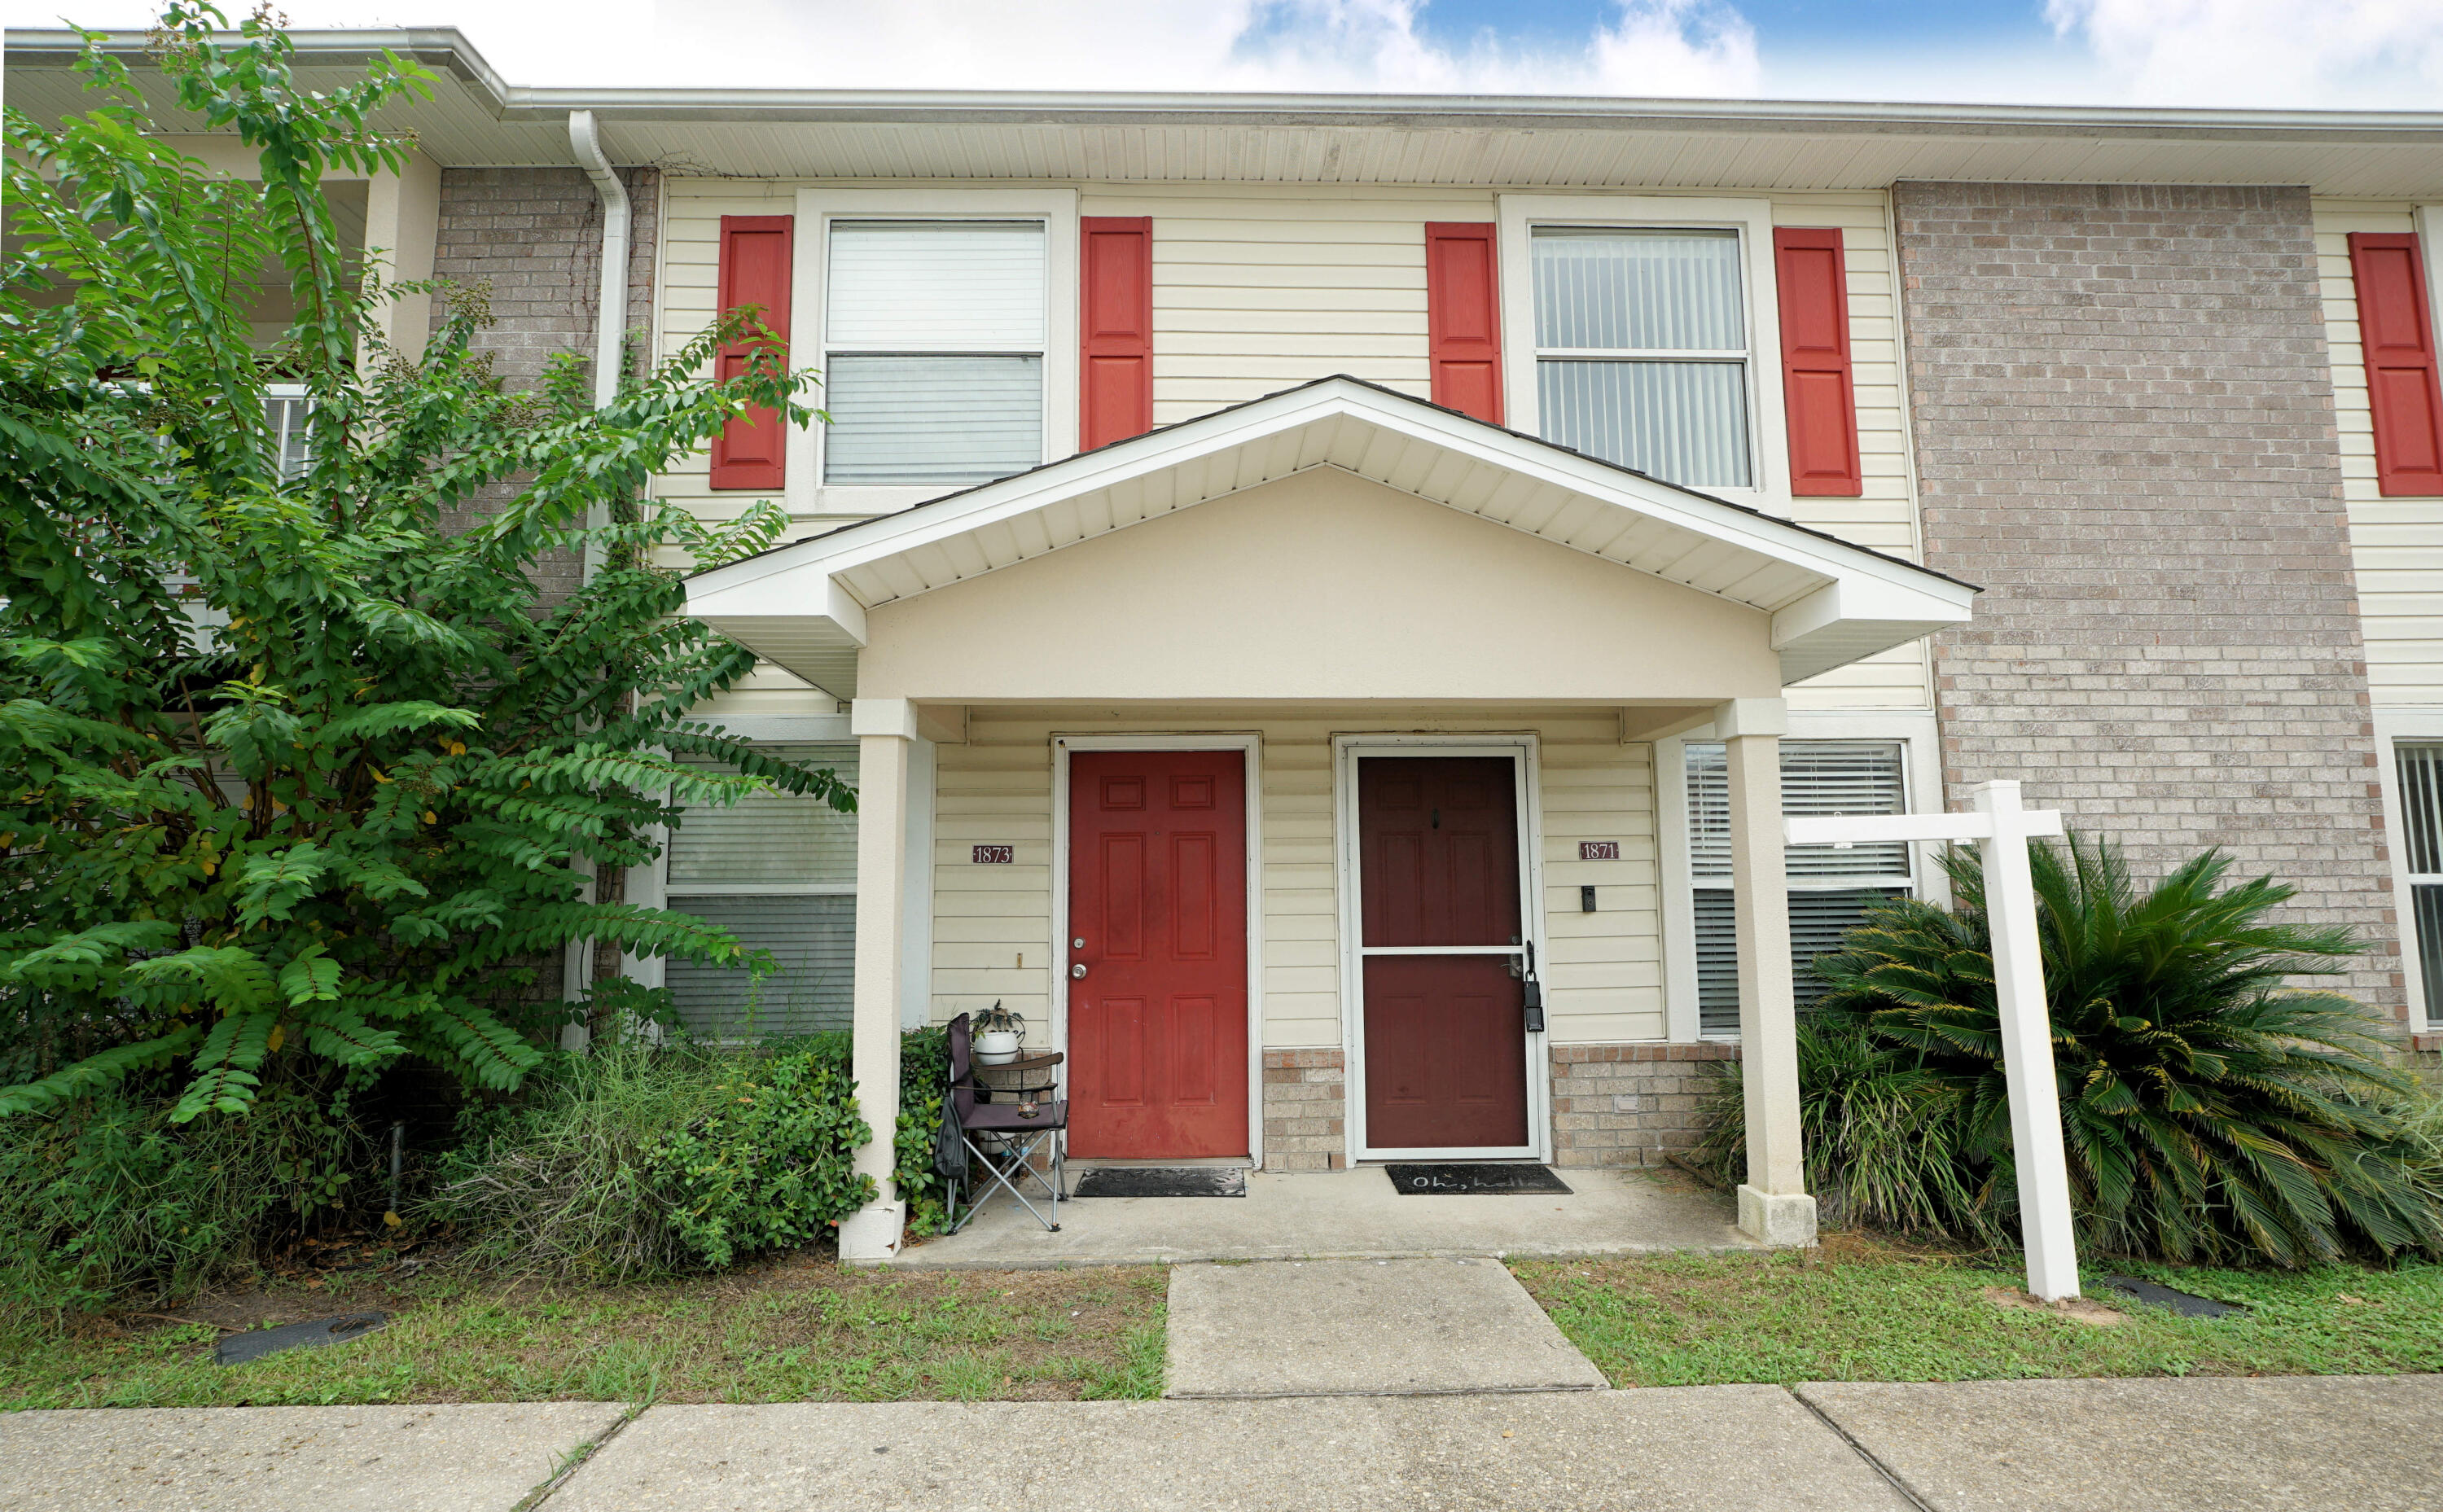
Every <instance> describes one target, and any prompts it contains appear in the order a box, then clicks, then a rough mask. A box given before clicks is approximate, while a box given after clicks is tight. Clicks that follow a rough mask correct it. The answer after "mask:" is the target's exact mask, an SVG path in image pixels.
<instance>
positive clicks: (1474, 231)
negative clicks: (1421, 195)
mask: <svg viewBox="0 0 2443 1512" xmlns="http://www.w3.org/2000/svg"><path fill="white" fill-rule="evenodd" d="M1493 231H1494V228H1493V227H1492V225H1491V224H1490V223H1487V224H1482V225H1479V224H1477V223H1475V222H1471V221H1427V222H1426V223H1425V355H1426V357H1427V359H1428V360H1429V361H1430V362H1431V363H1432V365H1433V374H1434V403H1436V404H1438V405H1441V406H1442V408H1444V409H1446V410H1458V411H1460V413H1461V414H1471V415H1474V416H1476V417H1477V418H1478V419H1479V420H1489V421H1491V422H1492V423H1493V424H1495V425H1499V424H1501V285H1500V283H1499V282H1498V281H1497V280H1496V279H1495V277H1494V259H1493Z"/></svg>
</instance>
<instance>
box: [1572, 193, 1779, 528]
mask: <svg viewBox="0 0 2443 1512" xmlns="http://www.w3.org/2000/svg"><path fill="white" fill-rule="evenodd" d="M1739 242H1740V233H1739V232H1738V231H1736V230H1734V229H1703V228H1688V229H1676V228H1646V227H1573V226H1538V227H1535V228H1534V230H1533V231H1532V233H1531V235H1530V240H1529V252H1530V257H1529V261H1530V264H1531V268H1532V275H1533V284H1534V307H1535V401H1536V410H1537V412H1538V414H1539V416H1540V417H1541V420H1540V424H1541V429H1542V432H1543V436H1544V439H1545V440H1547V441H1552V442H1557V443H1558V444H1560V445H1561V446H1569V447H1572V448H1574V449H1576V450H1578V451H1583V452H1586V453H1587V454H1588V455H1589V456H1594V457H1601V458H1603V459H1604V460H1605V461H1607V462H1615V463H1619V464H1621V465H1624V466H1628V467H1634V468H1636V469H1637V470H1638V471H1640V472H1643V473H1646V474H1648V475H1650V476H1652V477H1655V478H1660V479H1662V480H1663V481H1665V482H1667V483H1681V484H1683V485H1685V486H1687V487H1691V488H1750V487H1754V485H1755V461H1754V455H1753V451H1754V448H1753V446H1752V445H1751V440H1750V430H1751V429H1752V426H1751V423H1750V419H1749V412H1750V406H1749V394H1750V392H1751V385H1750V380H1749V364H1750V362H1751V360H1752V357H1753V353H1752V352H1751V350H1750V341H1751V337H1750V334H1749V322H1748V319H1747V296H1746V289H1745V284H1744V282H1743V276H1742V270H1741V252H1740V246H1739Z"/></svg>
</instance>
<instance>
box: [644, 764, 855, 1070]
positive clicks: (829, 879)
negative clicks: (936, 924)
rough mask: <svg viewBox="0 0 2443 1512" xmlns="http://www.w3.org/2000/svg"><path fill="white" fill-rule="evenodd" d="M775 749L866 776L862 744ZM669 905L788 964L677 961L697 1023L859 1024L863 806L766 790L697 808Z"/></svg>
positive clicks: (687, 1008)
mask: <svg viewBox="0 0 2443 1512" xmlns="http://www.w3.org/2000/svg"><path fill="white" fill-rule="evenodd" d="M765 749H768V750H769V751H770V752H771V753H772V754H773V755H774V756H782V757H785V758H787V759H789V760H792V761H802V762H805V763H807V764H808V765H812V766H818V767H829V768H831V769H832V771H834V772H836V773H837V774H839V775H840V777H841V779H842V780H844V781H847V782H851V783H854V782H855V781H856V747H855V746H854V745H853V744H840V745H774V746H769V747H766V748H765ZM665 860H666V865H667V867H668V870H667V876H668V879H669V880H668V883H667V885H666V889H665V890H666V893H667V896H668V898H669V900H670V907H672V908H674V909H678V910H680V911H682V912H686V913H690V914H694V915H695V916H697V917H698V918H700V919H703V920H707V921H708V922H710V923H715V924H719V925H721V926H722V927H723V928H725V929H727V930H728V931H729V932H730V933H731V934H733V935H736V936H737V937H738V940H739V943H740V944H742V945H744V946H745V947H746V948H747V949H749V950H756V949H762V950H765V951H769V952H770V953H771V955H772V957H773V959H774V960H775V961H777V962H778V963H779V968H780V969H779V970H778V971H776V972H774V973H773V974H772V975H767V976H764V977H762V979H761V980H758V979H757V978H756V977H755V976H754V975H752V974H751V973H749V972H748V971H747V970H746V969H745V968H744V967H728V968H715V967H708V966H706V965H704V964H702V963H701V962H696V961H683V960H673V961H671V962H670V965H669V969H668V972H667V975H665V977H664V984H665V985H666V986H667V987H668V988H669V989H670V997H671V1001H672V1002H673V1003H674V1004H675V1006H676V1007H677V1009H678V1013H679V1018H680V1020H681V1021H682V1022H683V1023H685V1024H686V1025H687V1026H688V1028H689V1029H692V1030H694V1031H695V1032H696V1033H698V1034H705V1035H709V1036H712V1037H715V1038H720V1039H754V1038H762V1037H770V1036H781V1035H792V1034H812V1033H816V1032H817V1031H820V1030H824V1029H846V1028H848V1027H849V1018H850V1011H849V1009H850V990H851V987H852V985H853V982H854V971H853V967H854V961H855V958H856V815H854V814H851V813H841V812H839V811H837V810H836V809H834V808H833V807H832V806H831V805H830V804H828V803H825V802H823V801H822V800H821V799H820V798H801V797H794V796H791V795H789V794H785V793H778V792H766V793H759V794H757V795H756V796H754V797H751V798H748V799H747V800H746V801H745V802H744V803H741V804H737V805H735V806H733V807H731V808H726V809H714V808H706V809H693V810H689V811H688V813H687V815H686V816H685V818H684V819H683V820H682V821H681V822H680V824H679V825H678V826H677V827H676V828H675V829H672V830H671V831H670V847H669V851H668V854H667V856H666V858H665Z"/></svg>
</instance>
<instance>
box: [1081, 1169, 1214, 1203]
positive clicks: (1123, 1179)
mask: <svg viewBox="0 0 2443 1512" xmlns="http://www.w3.org/2000/svg"><path fill="white" fill-rule="evenodd" d="M1069 1194H1070V1195H1071V1196H1072V1197H1243V1196H1245V1195H1246V1194H1247V1169H1246V1167H1244V1166H1235V1165H1105V1166H1096V1167H1095V1168H1094V1169H1093V1170H1092V1171H1089V1172H1087V1173H1086V1174H1085V1175H1081V1176H1079V1177H1078V1178H1077V1190H1076V1191H1075V1192H1073V1193H1069Z"/></svg>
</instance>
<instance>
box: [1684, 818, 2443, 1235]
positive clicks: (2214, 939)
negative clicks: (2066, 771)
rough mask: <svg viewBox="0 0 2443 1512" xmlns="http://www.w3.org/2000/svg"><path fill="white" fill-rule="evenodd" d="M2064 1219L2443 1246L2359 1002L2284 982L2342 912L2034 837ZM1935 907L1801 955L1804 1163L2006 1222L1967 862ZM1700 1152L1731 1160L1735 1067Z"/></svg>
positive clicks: (1959, 1222)
mask: <svg viewBox="0 0 2443 1512" xmlns="http://www.w3.org/2000/svg"><path fill="white" fill-rule="evenodd" d="M2029 860H2030V865H2031V867H2032V869H2033V872H2034V876H2035V886H2036V907H2037V916H2038V920H2039V926H2040V929H2041V931H2042V935H2043V940H2044V967H2045V987H2046V993H2047V997H2048V1002H2049V1007H2050V1013H2051V1019H2052V1036H2053V1063H2054V1071H2055V1076H2056V1078H2057V1081H2058V1083H2059V1088H2060V1097H2061V1105H2062V1127H2063V1133H2064V1135H2065V1137H2066V1145H2067V1149H2068V1156H2069V1167H2070V1181H2071V1195H2072V1200H2073V1203H2074V1205H2075V1208H2076V1211H2077V1215H2078V1223H2079V1239H2080V1243H2081V1245H2082V1246H2083V1247H2085V1248H2087V1249H2088V1250H2090V1251H2091V1252H2100V1253H2107V1254H2131V1255H2159V1256H2163V1257H2167V1258H2170V1259H2174V1260H2183V1261H2186V1260H2197V1261H2209V1262H2233V1261H2249V1260H2262V1261H2270V1262H2273V1263H2276V1264H2280V1265H2299V1264H2303V1263H2306V1262H2310V1261H2321V1260H2328V1259H2333V1258H2336V1257H2338V1256H2340V1255H2342V1254H2344V1253H2348V1252H2352V1251H2359V1252H2372V1253H2377V1254H2382V1255H2397V1254H2401V1253H2423V1254H2427V1255H2438V1254H2443V1161H2438V1160H2437V1159H2436V1157H2435V1152H2434V1149H2433V1147H2432V1146H2431V1144H2426V1143H2421V1142H2420V1141H2419V1139H2418V1138H2417V1137H2416V1129H2415V1125H2413V1124H2412V1123H2411V1122H2410V1121H2408V1119H2409V1117H2411V1116H2414V1115H2415V1112H2416V1103H2415V1089H2414V1087H2413V1084H2411V1083H2410V1081H2409V1079H2408V1078H2407V1077H2406V1076H2404V1075H2403V1074H2402V1073H2400V1072H2398V1071H2397V1070H2395V1069H2394V1068H2393V1067H2391V1066H2389V1065H2387V1064H2386V1063H2385V1061H2384V1059H2383V1046H2382V1042H2381V1040H2380V1039H2379V1037H2378V1036H2377V1035H2376V1034H2375V1032H2374V1031H2373V1026H2372V1024H2371V1023H2370V1022H2369V1020H2368V1019H2367V1016H2366V1013H2365V1011H2364V1010H2363V1009H2361V1008H2360V1006H2359V1005H2358V1004H2357V1003H2356V1002H2353V1001H2352V1000H2351V999H2350V998H2348V997H2346V996H2344V995H2342V994H2341V993H2332V992H2322V991H2308V990H2303V989H2300V988H2297V987H2294V986H2293V985H2291V984H2292V983H2293V981H2294V980H2295V979H2297V978H2300V977H2313V976H2329V975H2334V974H2336V973H2339V972H2341V971H2342V970H2345V969H2346V968H2347V966H2348V963H2349V961H2350V959H2351V958H2352V957H2353V956H2356V955H2357V954H2358V952H2359V949H2360V947H2359V945H2358V944H2357V942H2356V941H2355V940H2354V939H2353V938H2352V937H2351V935H2350V933H2349V931H2348V930H2346V929H2334V928H2309V927H2303V926H2300V925H2294V924H2286V923H2279V922H2275V921H2273V920H2272V918H2271V916H2272V914H2273V913H2274V911H2275V910H2276V909H2278V908H2279V907H2280V906H2281V905H2282V904H2284V903H2285V902H2288V901H2289V900H2290V898H2291V897H2292V896H2293V895H2294V893H2295V889H2293V888H2290V887H2287V886H2284V885H2282V884H2278V883H2276V882H2274V881H2273V880H2272V879H2271V878H2269V877H2260V878H2256V879H2254V880H2252V881H2248V882H2242V883H2238V884H2232V885H2229V886H2226V885H2225V880H2226V878H2227V876H2228V874H2229V872H2230V869H2231V862H2230V859H2229V858H2228V857H2225V856H2223V855H2221V854H2219V853H2217V852H2214V851H2208V852H2206V853H2205V854H2203V855H2200V856H2197V857H2196V858H2195V859H2194V860H2191V861H2189V862H2188V863H2186V864H2185V865H2181V866H2179V867H2177V868H2176V869H2175V870H2174V871H2173V872H2172V873H2171V874H2170V875H2169V876H2167V877H2165V878H2163V880H2162V881H2160V882H2159V883H2157V884H2155V885H2154V886H2153V887H2152V888H2150V889H2147V890H2145V891H2143V892H2140V889H2139V888H2138V886H2137V884H2135V883H2133V882H2132V880H2131V878H2130V876H2129V870H2128V867H2127V865H2126V864H2125V863H2124V862H2123V861H2122V857H2121V854H2120V852H2119V850H2118V849H2117V848H2116V847H2114V846H2113V845H2112V843H2111V842H2110V841H2108V840H2096V839H2092V838H2086V837H2082V836H2077V835H2073V836H2071V837H2070V838H2069V840H2068V842H2067V844H2066V846H2064V847H2058V848H2056V847H2051V846H2048V845H2043V844H2031V845H2030V847H2029ZM1945 865H1946V867H1947V869H1948V870H1949V872H1950V875H1951V882H1952V886H1953V889H1954V892H1955V895H1956V897H1957V899H1958V907H1957V908H1956V910H1946V909H1942V908H1938V907H1936V906H1934V905H1933V904H1931V903H1925V902H1913V901H1901V902H1895V903H1893V904H1891V905H1889V906H1887V907H1883V908H1879V909H1877V910H1875V912H1874V913H1873V914H1871V915H1870V916H1869V917H1868V919H1867V921H1866V922H1865V923H1864V924H1863V925H1862V926H1860V927H1859V928H1857V929H1854V930H1852V931H1850V933H1849V936H1848V938H1846V940H1845V941H1844V942H1843V945H1842V948H1841V949H1840V950H1839V951H1836V952H1834V953H1832V954H1830V955H1827V956H1819V957H1818V958H1817V960H1816V962H1815V971H1816V974H1817V975H1819V976H1820V977H1821V978H1822V979H1823V980H1824V981H1825V983H1826V984H1827V986H1828V992H1827V993H1826V994H1825V997H1824V999H1823V1002H1822V1005H1821V1007H1820V1008H1819V1009H1818V1010H1817V1011H1815V1012H1813V1013H1811V1014H1809V1015H1807V1016H1806V1017H1805V1018H1804V1019H1803V1020H1802V1022H1801V1026H1800V1031H1799V1066H1800V1081H1801V1086H1802V1102H1801V1108H1802V1115H1803V1118H1804V1120H1805V1136H1806V1139H1807V1145H1808V1164H1809V1172H1810V1177H1809V1179H1810V1183H1811V1184H1812V1185H1814V1187H1815V1189H1816V1190H1817V1191H1818V1192H1819V1193H1821V1194H1823V1195H1825V1196H1826V1197H1827V1198H1828V1200H1829V1202H1830V1203H1831V1205H1832V1206H1833V1207H1834V1208H1835V1209H1836V1210H1838V1211H1842V1212H1844V1213H1846V1215H1847V1216H1850V1217H1853V1218H1857V1219H1861V1220H1864V1221H1866V1222H1870V1223H1875V1224H1879V1225H1882V1226H1884V1227H1888V1228H1893V1229H1897V1230H1902V1231H1911V1232H1921V1233H1933V1234H1940V1235H1948V1236H1952V1237H1957V1238H1967V1239H1973V1240H1975V1241H1978V1242H1982V1243H1988V1244H2010V1243H2013V1242H2015V1240H2016V1237H2017V1195H2018V1188H2017V1176H2016V1174H2015V1167H2014V1166H2013V1164H2012V1158H2011V1116H2010V1100H2009V1092H2008V1089H2007V1087H2006V1084H2005V1077H2004V1067H2003V1061H2002V1037H2001V1026H2000V1018H1999V1011H1998V1009H1997V1006H1996V1003H1995V999H1994V992H1993V947H1992V936H1991V934H1990V932H1989V929H1988V925H1987V921H1986V916H1985V892H1984V876H1983V873H1982V871H1981V869H1980V868H1979V866H1978V865H1977V862H1976V858H1975V854H1974V853H1973V852H1969V851H1954V852H1952V853H1950V854H1949V855H1947V856H1946V857H1945ZM1716 1114H1717V1120H1716V1123H1715V1132H1714V1135H1713V1136H1712V1138H1711V1139H1709V1141H1708V1146H1707V1149H1706V1151H1705V1152H1704V1154H1705V1155H1706V1156H1707V1157H1709V1158H1710V1159H1711V1160H1713V1161H1715V1162H1717V1163H1719V1164H1720V1165H1721V1166H1722V1167H1723V1168H1724V1169H1726V1170H1728V1169H1736V1164H1737V1161H1738V1158H1739V1144H1740V1136H1739V1128H1740V1124H1741V1120H1740V1119H1739V1118H1738V1115H1737V1090H1736V1081H1735V1080H1734V1082H1733V1083H1732V1084H1731V1085H1730V1086H1729V1088H1728V1089H1727V1092H1726V1096H1725V1097H1724V1098H1723V1099H1722V1100H1720V1102H1718V1103H1717V1108H1716Z"/></svg>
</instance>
